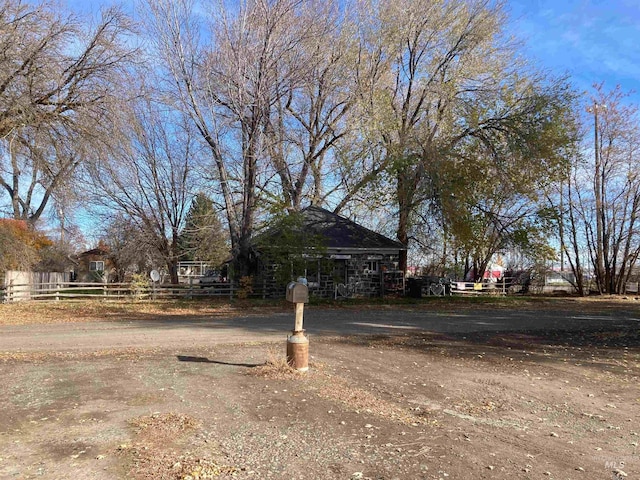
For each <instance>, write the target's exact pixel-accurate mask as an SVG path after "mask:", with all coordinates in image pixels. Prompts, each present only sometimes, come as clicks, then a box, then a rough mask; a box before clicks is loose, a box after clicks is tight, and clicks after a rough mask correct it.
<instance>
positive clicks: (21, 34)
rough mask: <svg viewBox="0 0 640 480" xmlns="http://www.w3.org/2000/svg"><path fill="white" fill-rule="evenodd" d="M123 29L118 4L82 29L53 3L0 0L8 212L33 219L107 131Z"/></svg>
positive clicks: (1, 125)
mask: <svg viewBox="0 0 640 480" xmlns="http://www.w3.org/2000/svg"><path fill="white" fill-rule="evenodd" d="M129 33H130V24H129V22H128V20H127V18H126V17H125V16H124V15H123V14H122V13H121V12H120V11H119V10H117V9H108V10H105V11H103V12H102V17H101V19H100V20H99V21H98V23H97V24H96V25H95V26H94V27H92V28H89V27H86V26H84V25H83V24H82V23H81V22H80V20H79V19H77V18H75V17H73V16H69V17H65V16H64V15H63V14H62V13H60V12H59V10H58V9H57V8H56V7H55V6H54V5H53V4H49V3H39V4H32V3H27V2H24V3H23V2H22V1H14V0H3V1H1V2H0V52H2V55H0V153H1V157H0V186H1V187H2V190H3V191H4V193H5V194H6V195H7V196H8V198H9V201H10V209H11V214H12V215H13V217H14V218H17V219H23V220H27V221H28V222H30V223H34V222H36V221H37V220H38V219H39V218H40V216H41V215H42V213H43V211H44V209H45V208H46V206H47V205H48V203H49V201H50V200H51V197H52V196H53V195H54V194H55V192H56V190H57V189H59V188H60V187H61V186H62V184H63V183H65V182H68V181H69V180H70V178H71V176H72V174H73V172H74V171H75V170H76V168H77V167H78V165H79V163H80V162H81V161H83V159H84V158H86V149H85V148H84V147H85V146H86V145H87V144H89V143H92V142H95V141H97V139H98V138H101V139H104V135H105V134H108V132H109V131H110V127H111V125H112V121H111V114H112V113H113V112H114V111H115V109H113V108H112V105H113V104H114V103H116V102H117V101H119V100H120V99H121V97H122V92H124V89H123V88H122V87H123V86H124V85H123V84H125V83H126V82H125V81H123V76H124V75H125V74H126V67H127V65H128V63H129V62H130V61H131V59H132V51H131V49H130V48H128V47H127V45H126V37H127V35H128V34H129Z"/></svg>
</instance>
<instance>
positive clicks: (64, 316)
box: [0, 299, 283, 325]
mask: <svg viewBox="0 0 640 480" xmlns="http://www.w3.org/2000/svg"><path fill="white" fill-rule="evenodd" d="M282 308H283V307H282V306H280V305H279V304H273V305H258V304H257V303H256V302H252V301H250V300H247V301H238V300H234V302H233V303H230V302H229V301H228V300H222V299H216V300H208V301H203V300H191V301H187V300H156V301H131V300H130V301H123V300H104V301H103V300H97V299H96V300H81V301H61V302H55V301H43V302H41V301H25V302H14V303H5V304H0V325H35V324H51V323H82V322H101V321H108V322H117V321H132V320H134V321H144V320H157V319H159V318H167V317H171V318H180V317H190V318H203V319H205V318H231V317H236V316H240V315H247V314H254V313H255V314H264V313H269V312H280V311H282Z"/></svg>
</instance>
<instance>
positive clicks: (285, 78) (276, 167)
mask: <svg viewBox="0 0 640 480" xmlns="http://www.w3.org/2000/svg"><path fill="white" fill-rule="evenodd" d="M322 5H323V4H322V3H321V2H308V1H307V2H305V1H301V0H276V1H267V0H250V1H246V2H240V3H239V4H238V5H237V6H236V7H235V8H229V7H228V5H226V4H225V3H224V2H220V3H219V4H217V5H216V7H215V8H214V9H213V10H212V11H211V12H210V13H209V15H208V18H207V20H208V24H206V25H204V24H200V23H198V22H197V21H196V17H195V15H194V13H193V8H194V4H193V2H191V1H189V0H180V1H178V2H174V1H168V0H149V2H148V6H149V11H150V12H151V13H150V15H149V18H148V22H147V23H148V25H149V28H150V30H151V32H152V38H153V39H154V42H155V46H156V50H157V52H158V55H159V58H161V59H162V62H163V63H164V64H165V65H166V66H167V68H168V70H169V73H170V75H171V80H172V82H171V85H170V88H169V89H168V91H171V92H172V96H173V98H174V99H175V106H176V108H178V109H179V110H180V111H182V112H184V113H185V114H187V115H189V117H190V118H191V121H192V122H193V124H194V125H195V127H196V128H197V130H198V132H199V133H200V135H201V138H202V140H203V141H204V142H205V144H206V145H207V147H208V149H209V152H210V155H211V158H212V160H213V164H214V172H215V173H214V177H215V180H216V182H217V186H218V187H219V193H220V196H221V198H222V203H223V205H224V210H225V213H226V217H227V223H228V226H229V233H230V239H231V246H232V253H233V256H234V258H235V260H236V261H235V263H236V274H238V275H242V274H246V273H247V272H248V271H249V269H250V264H249V263H250V256H251V255H250V251H251V237H252V234H253V231H254V228H255V224H256V221H257V218H258V216H259V214H260V210H261V202H259V201H258V200H259V199H260V198H261V197H260V196H261V195H262V198H263V199H265V200H266V202H264V206H265V207H266V206H268V204H271V203H280V204H281V205H282V204H283V203H284V204H285V205H287V206H289V207H290V208H293V209H296V208H299V206H300V202H301V199H302V197H303V193H304V191H305V190H307V191H309V190H311V191H314V192H315V193H311V195H315V196H316V197H319V196H321V195H322V193H321V191H322V180H321V177H322V175H321V173H320V171H321V169H322V162H323V161H324V158H325V155H326V152H327V150H328V149H330V148H331V147H332V146H333V144H334V143H335V141H336V140H337V139H338V138H340V136H341V134H340V132H339V128H338V126H337V125H338V123H339V122H340V120H341V118H342V116H343V114H344V111H345V110H346V108H347V104H346V101H345V100H344V98H340V96H339V95H338V96H336V97H334V98H335V99H336V100H335V102H334V103H333V104H332V105H335V108H332V107H331V105H329V104H328V102H327V99H328V98H329V94H328V93H327V91H330V92H331V94H332V95H333V94H335V93H336V91H337V89H336V86H335V75H336V70H337V69H338V67H337V65H338V64H339V63H340V57H341V55H342V49H341V47H340V45H339V44H338V45H336V46H335V49H334V54H335V55H334V56H332V54H331V53H327V50H326V44H327V42H328V40H326V39H323V35H324V34H327V33H330V31H331V22H330V21H329V20H322V18H323V17H322V16H318V15H317V11H314V9H313V7H318V9H320V10H326V11H327V12H328V13H330V12H331V9H332V8H334V7H332V6H328V7H323V6H322ZM334 16H335V15H334V14H332V15H330V16H329V19H331V18H333V17H334ZM318 19H320V20H318ZM205 27H207V28H206V29H205ZM201 31H206V38H207V42H204V41H202V37H201V36H200V35H199V34H200V32H201ZM334 57H335V58H334ZM327 59H328V60H329V62H328V64H326V65H323V62H325V61H326V60H327ZM316 80H319V81H320V83H319V84H317V85H314V84H313V82H315V81H316ZM309 175H312V176H314V178H316V179H317V180H315V181H314V188H311V189H306V187H305V186H306V183H307V179H308V178H309ZM274 179H277V182H275V183H274ZM274 185H277V187H275V189H274ZM274 196H275V200H274Z"/></svg>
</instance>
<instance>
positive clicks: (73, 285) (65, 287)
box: [0, 282, 261, 302]
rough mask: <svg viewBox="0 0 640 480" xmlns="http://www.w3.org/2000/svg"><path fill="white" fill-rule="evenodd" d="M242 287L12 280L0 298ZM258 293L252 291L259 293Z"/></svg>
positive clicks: (164, 294)
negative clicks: (22, 281)
mask: <svg viewBox="0 0 640 480" xmlns="http://www.w3.org/2000/svg"><path fill="white" fill-rule="evenodd" d="M241 295H242V292H241V289H240V288H239V287H238V286H237V285H234V284H232V283H214V284H208V285H207V286H206V287H201V286H200V285H198V284H179V285H170V284H150V285H140V284H135V283H81V282H46V283H15V282H10V283H8V284H6V285H5V286H4V287H3V290H2V291H0V300H2V301H4V302H14V301H20V300H64V299H110V300H117V299H125V298H129V299H161V298H186V299H192V298H199V297H221V298H229V299H231V298H234V297H238V296H241ZM260 295H261V294H260V292H255V290H254V291H253V293H252V294H251V296H252V297H255V296H260Z"/></svg>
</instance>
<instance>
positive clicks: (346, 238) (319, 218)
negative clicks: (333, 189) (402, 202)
mask: <svg viewBox="0 0 640 480" xmlns="http://www.w3.org/2000/svg"><path fill="white" fill-rule="evenodd" d="M300 214H301V215H302V225H303V228H304V230H305V233H308V234H311V235H317V236H320V237H322V238H324V239H325V241H326V247H327V248H328V249H331V250H342V251H350V250H367V251H369V250H383V251H399V250H406V247H405V246H404V245H403V244H402V243H400V242H398V241H396V240H391V239H390V238H388V237H385V236H384V235H381V234H379V233H377V232H374V231H373V230H369V229H368V228H366V227H363V226H362V225H359V224H357V223H355V222H353V221H351V220H349V219H348V218H344V217H341V216H340V215H336V214H335V213H332V212H330V211H329V210H325V209H324V208H321V207H317V206H314V205H311V206H309V207H307V208H305V209H303V210H301V211H300ZM270 233H272V234H277V232H273V231H271V232H269V231H267V232H266V235H267V236H269V234H270Z"/></svg>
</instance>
